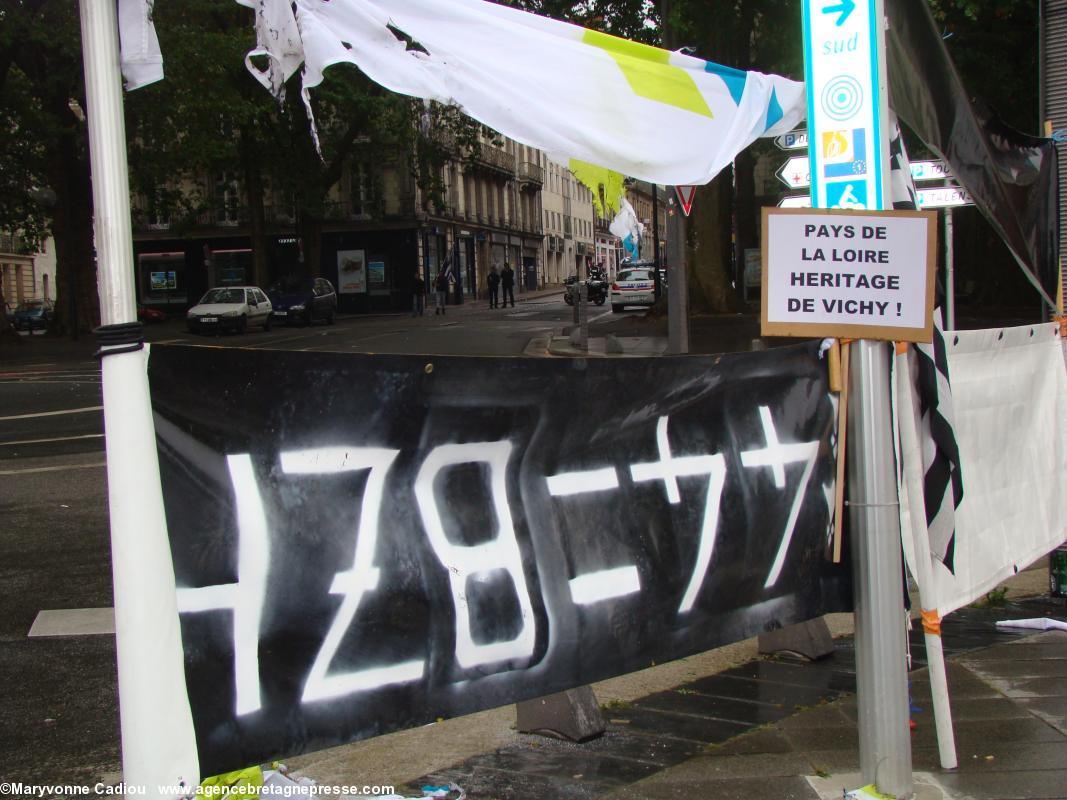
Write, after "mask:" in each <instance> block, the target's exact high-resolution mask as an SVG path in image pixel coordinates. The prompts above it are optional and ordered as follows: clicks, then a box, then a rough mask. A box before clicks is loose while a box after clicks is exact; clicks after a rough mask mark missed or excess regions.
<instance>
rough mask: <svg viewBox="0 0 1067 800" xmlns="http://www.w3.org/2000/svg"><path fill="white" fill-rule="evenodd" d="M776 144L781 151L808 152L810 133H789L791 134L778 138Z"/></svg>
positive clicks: (784, 134) (775, 139)
mask: <svg viewBox="0 0 1067 800" xmlns="http://www.w3.org/2000/svg"><path fill="white" fill-rule="evenodd" d="M774 143H775V145H777V146H778V149H779V150H807V149H808V132H807V131H806V130H802V131H789V133H783V134H782V135H781V136H776V137H775V138H774Z"/></svg>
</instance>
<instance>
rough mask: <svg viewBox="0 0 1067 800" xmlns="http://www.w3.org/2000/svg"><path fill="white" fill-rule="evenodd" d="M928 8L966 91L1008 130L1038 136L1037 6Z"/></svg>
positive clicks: (1012, 0) (999, 3) (1025, 2)
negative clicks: (988, 108)
mask: <svg viewBox="0 0 1067 800" xmlns="http://www.w3.org/2000/svg"><path fill="white" fill-rule="evenodd" d="M930 7H931V11H932V12H933V15H934V19H935V20H936V21H937V23H938V24H939V25H940V26H942V28H943V34H942V35H943V36H944V37H945V46H946V47H947V48H948V51H949V55H951V57H952V60H953V62H954V63H955V65H956V69H957V70H958V72H959V74H960V78H961V79H962V80H963V85H964V87H965V88H966V89H967V91H968V92H970V93H972V94H973V95H974V96H976V97H980V98H982V99H984V100H986V101H987V102H988V103H989V104H990V105H991V106H992V107H993V108H994V109H995V110H996V111H997V112H998V113H999V114H1000V116H1001V117H1002V118H1003V119H1004V121H1005V122H1007V123H1008V124H1010V125H1012V126H1014V127H1015V128H1018V129H1019V130H1021V131H1025V132H1028V133H1032V134H1037V133H1039V132H1040V131H1041V121H1040V120H1039V118H1038V117H1039V109H1038V96H1039V85H1038V83H1039V78H1038V60H1039V52H1038V51H1039V47H1038V3H1035V2H1033V0H930Z"/></svg>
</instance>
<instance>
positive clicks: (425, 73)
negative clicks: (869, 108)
mask: <svg viewBox="0 0 1067 800" xmlns="http://www.w3.org/2000/svg"><path fill="white" fill-rule="evenodd" d="M238 2H242V3H244V4H246V5H251V3H250V2H249V0H238ZM256 4H257V6H258V8H257V14H256V18H257V20H258V21H259V23H258V25H259V35H258V39H259V48H257V51H255V52H259V53H268V54H270V55H271V56H272V72H273V73H274V74H273V76H271V75H269V74H258V75H257V77H259V78H260V79H261V80H262V81H263V82H264V83H265V84H267V85H271V86H274V87H277V86H278V85H280V81H279V78H280V77H283V78H284V77H288V76H289V75H290V74H292V72H293V71H294V70H295V69H296V67H297V65H298V64H299V63H300V59H301V58H302V59H303V62H304V79H303V85H304V91H305V93H306V92H307V90H308V89H309V88H313V87H315V86H317V85H318V84H319V83H321V82H322V80H323V71H324V70H325V69H326V68H327V67H329V66H331V65H333V64H338V63H343V62H347V63H352V64H355V65H356V66H358V67H359V68H360V69H361V70H362V71H363V72H364V73H366V75H367V76H369V77H370V78H371V79H372V80H374V81H376V82H378V83H380V84H381V85H382V86H385V87H386V88H388V89H391V90H393V91H395V92H399V93H402V94H407V95H411V96H414V97H421V98H424V99H431V100H437V101H439V102H442V103H454V104H456V105H458V106H460V107H461V108H462V109H463V111H464V112H466V113H467V114H468V115H470V116H471V117H473V118H474V119H477V120H479V121H480V122H483V123H485V124H486V125H488V126H489V127H491V128H493V129H495V130H497V131H499V132H500V133H503V134H505V135H506V136H509V137H511V138H512V139H515V140H516V141H518V142H521V143H524V144H527V145H530V146H532V147H536V148H538V149H541V150H544V151H545V152H547V153H548V155H549V156H550V157H552V158H553V159H554V160H557V161H561V162H562V163H568V162H571V161H572V160H577V161H580V162H588V163H590V164H596V165H599V166H601V167H607V168H610V169H612V170H616V171H618V172H621V173H623V174H625V175H630V176H632V177H634V178H640V179H644V180H648V181H653V182H656V183H661V184H672V185H673V184H703V183H707V182H708V181H710V180H711V179H712V178H713V177H715V175H716V174H717V173H718V172H719V171H720V170H721V169H722V168H723V167H725V166H726V165H728V164H729V163H730V162H731V161H732V160H733V158H734V156H735V155H736V154H737V153H738V152H739V151H741V150H742V149H744V148H745V147H746V146H748V145H749V144H751V143H752V142H753V141H754V140H755V139H757V138H758V137H760V136H776V135H778V134H779V133H782V132H784V131H787V130H790V129H791V128H793V127H794V126H795V125H796V124H797V123H798V122H799V121H800V120H801V119H803V117H804V85H803V84H802V83H797V82H795V81H791V80H788V79H786V78H782V77H779V76H773V75H763V74H761V73H758V72H743V71H740V70H735V69H731V68H728V67H723V66H721V65H719V64H713V63H711V62H708V61H703V60H701V59H699V58H693V57H692V56H688V55H684V54H682V53H672V52H669V51H666V50H661V49H659V48H656V47H650V46H648V45H643V44H638V43H636V42H631V41H628V40H626V39H620V38H617V37H614V36H609V35H607V34H603V33H599V32H597V31H592V30H587V29H585V28H581V27H579V26H576V25H570V24H568V23H564V22H558V21H556V20H551V19H548V18H546V17H540V16H537V15H535V14H530V13H527V12H524V11H519V10H516V9H513V8H508V7H506V6H501V5H496V4H494V3H489V2H484V0H328V1H327V0H297V1H296V3H294V4H292V5H291V4H290V2H289V0H257V2H256ZM293 8H295V19H294V16H293V11H292V9H293ZM264 20H271V21H272V22H271V23H270V24H269V25H267V24H264V22H263V21H264ZM282 20H284V22H283V21H282ZM293 33H298V38H299V45H298V47H297V48H294V47H293V44H294V41H295V40H296V39H297V36H294V35H293ZM279 34H281V35H279ZM279 41H283V42H285V43H286V44H285V45H284V46H281V47H280V46H279V45H278V44H277V43H278V42H279ZM298 49H299V50H302V52H296V50H298ZM275 51H277V52H275ZM253 71H255V70H254V69H253Z"/></svg>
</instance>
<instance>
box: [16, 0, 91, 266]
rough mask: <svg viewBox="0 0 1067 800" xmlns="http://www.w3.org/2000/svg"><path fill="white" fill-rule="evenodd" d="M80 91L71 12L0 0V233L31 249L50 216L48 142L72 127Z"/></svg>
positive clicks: (51, 150)
mask: <svg viewBox="0 0 1067 800" xmlns="http://www.w3.org/2000/svg"><path fill="white" fill-rule="evenodd" d="M83 96H84V92H83V90H82V77H81V45H80V38H79V33H78V15H77V9H74V10H73V11H72V10H71V8H70V6H69V4H67V3H60V2H49V0H0V231H12V232H14V231H18V232H19V233H20V234H21V235H22V236H23V237H24V239H25V241H27V242H28V243H29V244H31V245H32V246H34V247H36V246H37V245H39V244H40V242H41V240H42V239H43V238H44V237H45V236H47V232H48V228H49V226H50V224H51V220H52V211H53V209H52V206H53V205H54V199H53V198H52V197H45V196H44V195H48V194H49V192H47V189H48V188H49V184H50V179H49V174H48V172H49V166H50V164H51V163H52V162H54V160H55V155H56V150H55V147H54V146H53V143H54V142H55V141H56V140H57V139H58V138H60V137H61V136H69V135H71V134H72V133H73V132H74V131H76V130H77V128H78V126H79V125H80V122H79V121H78V119H77V117H76V116H75V115H74V114H73V113H72V111H71V106H70V103H71V100H74V101H77V102H78V103H84V100H83V99H82V98H83ZM82 152H83V154H84V145H83V147H82ZM41 190H45V191H41Z"/></svg>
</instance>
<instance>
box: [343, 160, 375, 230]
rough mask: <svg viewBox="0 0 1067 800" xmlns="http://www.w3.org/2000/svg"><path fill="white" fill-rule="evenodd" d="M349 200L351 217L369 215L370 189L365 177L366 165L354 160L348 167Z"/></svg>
mask: <svg viewBox="0 0 1067 800" xmlns="http://www.w3.org/2000/svg"><path fill="white" fill-rule="evenodd" d="M348 199H349V202H350V203H351V204H352V216H353V217H369V216H370V189H369V180H368V177H367V165H366V164H364V163H363V162H362V161H355V162H353V163H352V166H351V167H350V168H349V195H348Z"/></svg>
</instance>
